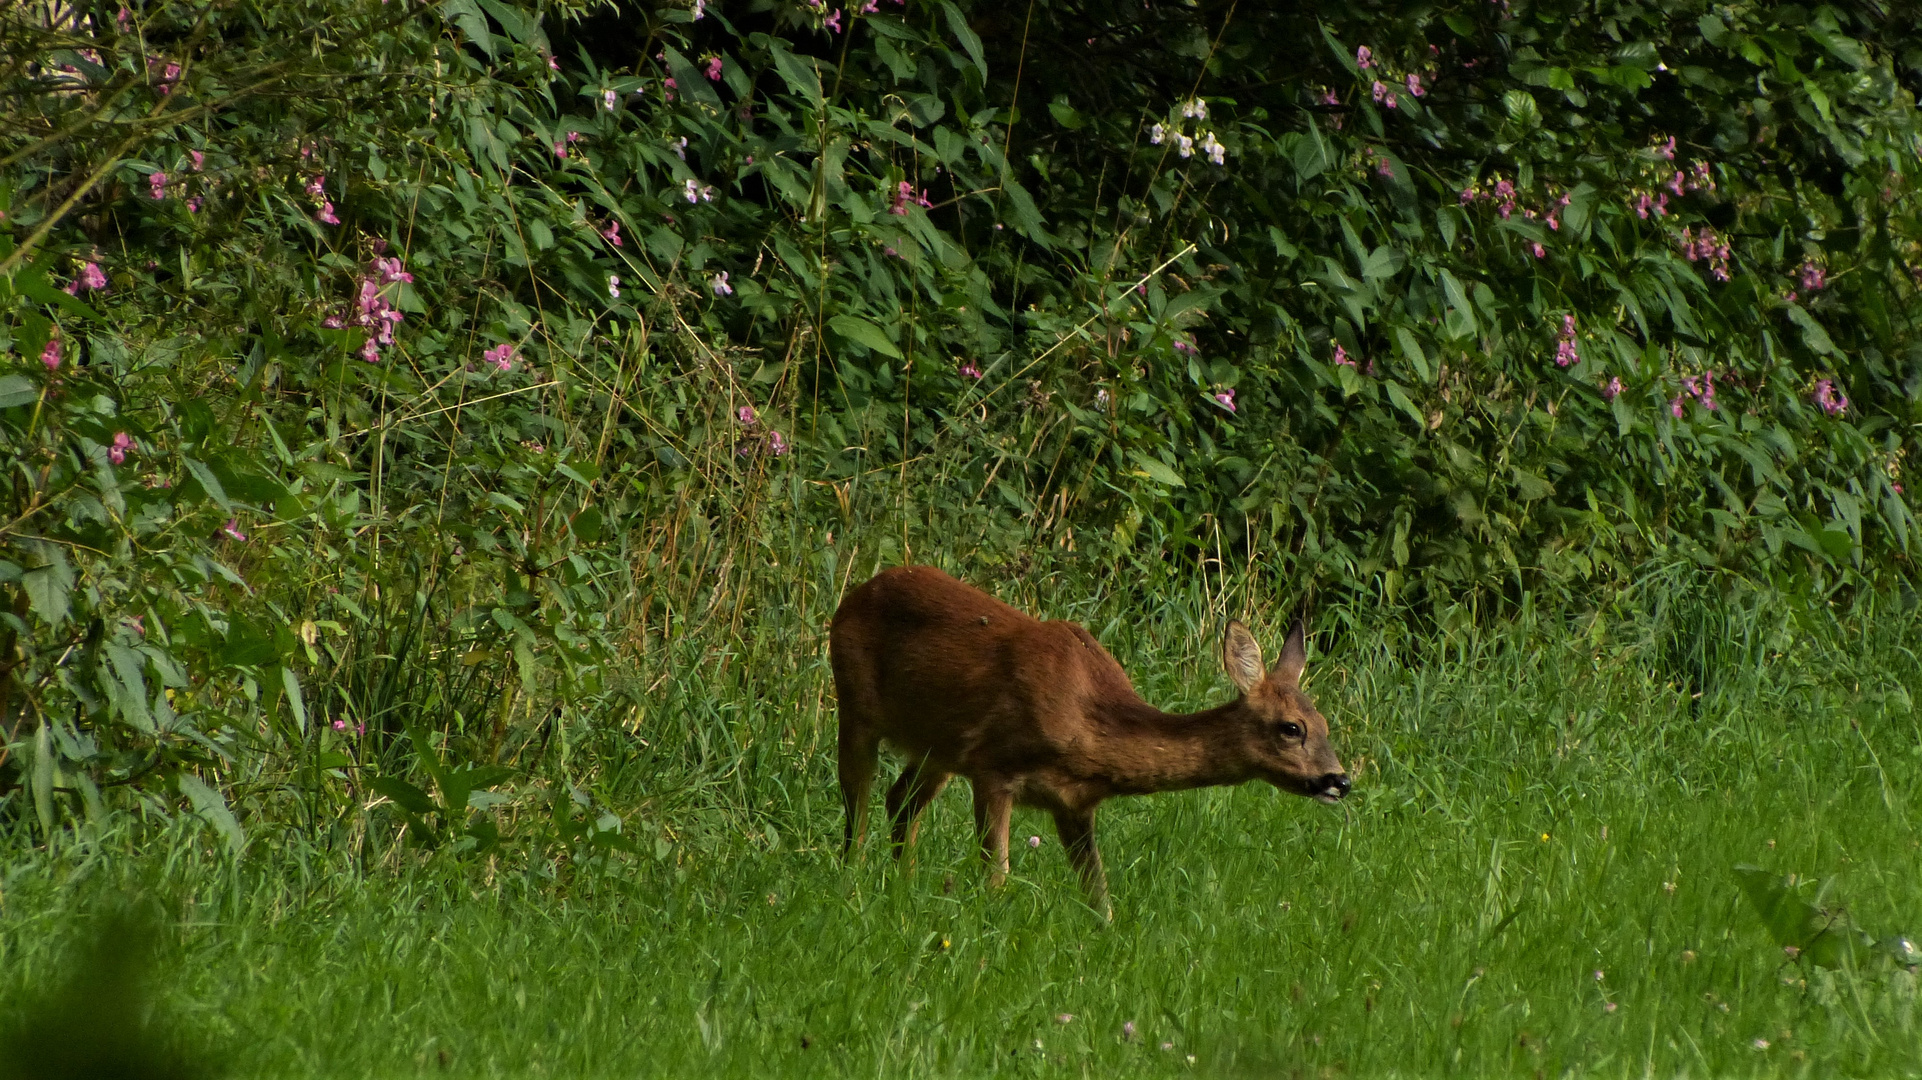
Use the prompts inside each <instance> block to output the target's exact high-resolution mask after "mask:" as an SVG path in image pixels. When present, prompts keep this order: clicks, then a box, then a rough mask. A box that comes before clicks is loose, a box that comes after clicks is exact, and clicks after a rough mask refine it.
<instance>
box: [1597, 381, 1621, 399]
mask: <svg viewBox="0 0 1922 1080" xmlns="http://www.w3.org/2000/svg"><path fill="white" fill-rule="evenodd" d="M1621 393H1622V377H1621V376H1620V375H1610V376H1609V377H1608V382H1606V383H1603V384H1602V400H1603V401H1614V400H1615V399H1616V398H1618V397H1620V396H1621Z"/></svg>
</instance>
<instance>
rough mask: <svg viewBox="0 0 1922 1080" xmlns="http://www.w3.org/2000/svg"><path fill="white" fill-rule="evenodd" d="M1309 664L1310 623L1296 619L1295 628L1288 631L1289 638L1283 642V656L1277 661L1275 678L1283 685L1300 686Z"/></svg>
mask: <svg viewBox="0 0 1922 1080" xmlns="http://www.w3.org/2000/svg"><path fill="white" fill-rule="evenodd" d="M1307 666H1308V624H1307V623H1305V622H1303V621H1302V620H1300V619H1296V620H1295V628H1294V629H1292V630H1290V631H1288V640H1287V641H1285V642H1283V643H1282V646H1281V657H1280V659H1278V660H1276V661H1275V673H1274V679H1275V681H1276V682H1278V683H1280V684H1282V685H1283V686H1300V685H1301V672H1302V669H1303V668H1306V667H1307Z"/></svg>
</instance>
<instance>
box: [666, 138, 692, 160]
mask: <svg viewBox="0 0 1922 1080" xmlns="http://www.w3.org/2000/svg"><path fill="white" fill-rule="evenodd" d="M667 148H668V149H669V150H672V151H674V156H675V157H677V158H680V159H681V160H682V161H686V160H687V136H685V135H683V136H681V137H680V138H678V139H676V140H674V141H673V142H671V143H668V144H667Z"/></svg>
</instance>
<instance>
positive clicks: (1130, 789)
mask: <svg viewBox="0 0 1922 1080" xmlns="http://www.w3.org/2000/svg"><path fill="white" fill-rule="evenodd" d="M1237 705H1238V703H1237V702H1229V703H1228V704H1226V705H1218V706H1216V707H1215V708H1212V709H1203V710H1202V711H1201V712H1196V713H1167V712H1162V711H1161V710H1160V709H1157V708H1155V707H1153V706H1152V705H1148V704H1146V703H1145V702H1139V701H1137V702H1135V703H1131V704H1130V706H1129V707H1126V708H1122V709H1117V710H1115V715H1114V717H1113V720H1114V723H1113V724H1112V726H1111V729H1110V732H1111V738H1110V739H1109V740H1107V741H1108V742H1109V744H1110V746H1109V752H1108V753H1107V754H1105V755H1103V756H1104V757H1106V758H1107V759H1108V760H1107V761H1106V762H1104V764H1105V765H1106V766H1107V768H1105V769H1104V770H1103V772H1105V773H1106V774H1107V778H1108V780H1109V782H1110V783H1112V784H1113V785H1114V788H1115V791H1116V793H1117V794H1146V793H1148V792H1152V791H1179V790H1182V789H1184V788H1196V787H1213V786H1216V785H1219V784H1239V783H1241V782H1242V781H1244V780H1247V779H1248V778H1249V776H1250V775H1251V773H1250V771H1249V766H1248V762H1247V760H1246V759H1247V755H1246V753H1245V752H1244V751H1243V750H1242V747H1241V739H1240V732H1239V724H1238V723H1237V722H1236V721H1235V719H1234V716H1235V713H1236V711H1237Z"/></svg>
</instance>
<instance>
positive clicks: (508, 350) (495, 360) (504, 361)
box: [481, 342, 514, 372]
mask: <svg viewBox="0 0 1922 1080" xmlns="http://www.w3.org/2000/svg"><path fill="white" fill-rule="evenodd" d="M481 359H482V360H485V361H487V362H488V363H490V364H492V365H494V370H495V371H500V372H508V371H512V370H514V346H512V345H509V344H507V343H506V342H502V343H501V344H499V345H496V346H494V347H493V348H491V349H489V350H487V351H486V352H484V353H482V354H481Z"/></svg>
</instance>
